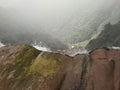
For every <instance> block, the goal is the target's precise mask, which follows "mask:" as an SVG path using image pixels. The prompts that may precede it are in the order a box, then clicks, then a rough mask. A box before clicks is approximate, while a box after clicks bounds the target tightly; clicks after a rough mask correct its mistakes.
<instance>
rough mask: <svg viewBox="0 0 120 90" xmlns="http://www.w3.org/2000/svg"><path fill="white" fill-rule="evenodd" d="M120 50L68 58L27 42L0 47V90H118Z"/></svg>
mask: <svg viewBox="0 0 120 90" xmlns="http://www.w3.org/2000/svg"><path fill="white" fill-rule="evenodd" d="M119 70H120V51H119V50H108V49H104V48H101V49H96V50H94V51H92V52H91V53H90V54H89V55H76V56H74V57H70V56H67V55H62V54H59V53H48V52H42V51H38V50H36V49H34V48H33V47H30V46H27V45H10V46H5V47H2V48H0V90H120V71H119Z"/></svg>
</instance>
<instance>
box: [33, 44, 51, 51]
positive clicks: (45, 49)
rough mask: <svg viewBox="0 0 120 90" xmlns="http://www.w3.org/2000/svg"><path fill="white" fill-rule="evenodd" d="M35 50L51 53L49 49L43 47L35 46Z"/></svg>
mask: <svg viewBox="0 0 120 90" xmlns="http://www.w3.org/2000/svg"><path fill="white" fill-rule="evenodd" d="M33 47H34V48H36V49H38V50H40V51H48V52H50V51H51V50H50V49H49V48H46V47H42V46H40V45H33Z"/></svg>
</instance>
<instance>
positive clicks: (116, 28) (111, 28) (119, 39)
mask: <svg viewBox="0 0 120 90" xmlns="http://www.w3.org/2000/svg"><path fill="white" fill-rule="evenodd" d="M112 46H117V47H120V22H118V23H117V24H114V25H111V24H110V23H108V24H107V25H105V27H104V30H103V31H102V32H101V34H100V35H99V36H98V37H97V38H96V39H94V40H91V41H90V43H89V44H88V45H87V47H86V48H87V49H89V50H92V49H95V48H100V47H112Z"/></svg>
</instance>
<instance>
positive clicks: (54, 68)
mask: <svg viewBox="0 0 120 90" xmlns="http://www.w3.org/2000/svg"><path fill="white" fill-rule="evenodd" d="M58 59H60V57H54V54H49V53H48V54H44V53H43V55H42V54H40V55H39V56H38V58H37V59H36V60H35V61H34V62H33V64H32V66H31V68H30V73H32V74H39V75H41V76H42V77H48V76H52V75H54V74H55V73H57V72H58V71H59V69H60V64H61V62H60V61H59V60H58Z"/></svg>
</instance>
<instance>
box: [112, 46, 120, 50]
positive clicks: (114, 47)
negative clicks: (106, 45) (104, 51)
mask: <svg viewBox="0 0 120 90" xmlns="http://www.w3.org/2000/svg"><path fill="white" fill-rule="evenodd" d="M112 49H120V47H116V46H113V47H112Z"/></svg>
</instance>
